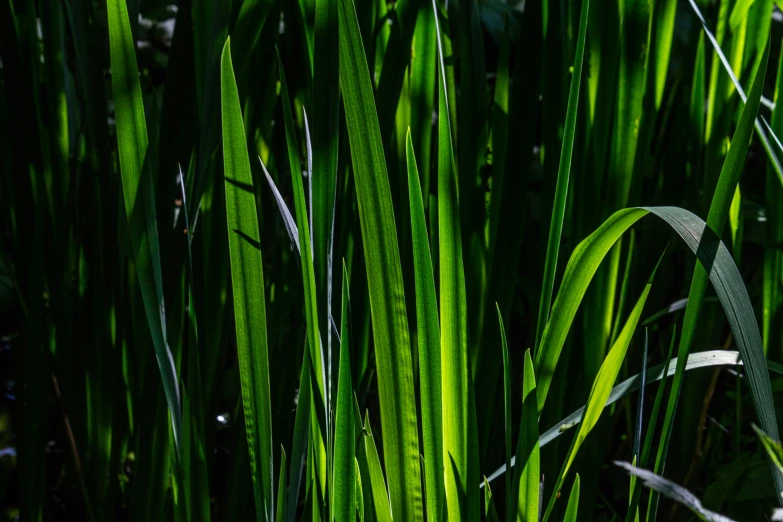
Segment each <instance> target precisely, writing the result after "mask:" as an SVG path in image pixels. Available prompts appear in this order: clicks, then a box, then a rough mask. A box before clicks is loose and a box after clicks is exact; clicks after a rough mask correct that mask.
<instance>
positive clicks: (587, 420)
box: [543, 255, 663, 522]
mask: <svg viewBox="0 0 783 522" xmlns="http://www.w3.org/2000/svg"><path fill="white" fill-rule="evenodd" d="M661 259H663V255H662V256H661V258H660V259H659V260H658V263H656V265H655V268H653V272H652V274H651V275H650V278H649V279H648V280H647V284H646V285H645V287H644V290H643V291H642V295H641V296H639V299H638V300H637V301H636V306H634V308H633V310H631V313H630V315H629V317H628V320H627V321H626V322H625V326H623V329H622V330H621V331H620V334H619V335H618V336H617V341H616V342H615V343H614V346H612V348H611V350H609V353H608V354H607V355H606V359H604V362H603V364H601V368H600V369H599V370H598V375H596V376H595V380H594V381H593V386H592V389H591V390H590V396H589V397H588V399H587V404H586V406H585V411H584V415H583V416H582V420H581V422H580V423H579V429H578V431H577V434H576V436H575V437H574V439H573V441H572V442H571V448H570V449H569V451H568V457H567V458H566V461H565V463H564V464H563V468H562V470H561V471H560V475H559V476H558V478H557V482H556V483H555V489H554V490H553V492H552V496H551V497H550V499H549V504H548V505H547V508H546V512H545V513H544V518H543V521H544V522H546V521H547V520H549V516H550V515H551V514H552V509H554V507H555V500H556V499H557V492H558V491H560V488H561V486H562V485H563V482H564V481H565V477H566V475H567V474H568V471H569V470H570V469H571V466H572V465H573V463H574V459H575V458H576V454H577V453H578V452H579V449H580V448H581V446H582V443H583V442H584V441H585V439H586V438H587V435H588V434H589V433H590V432H591V431H592V429H593V428H594V427H595V425H596V424H597V423H598V419H599V418H600V417H601V413H603V411H604V405H605V404H606V400H607V399H608V398H609V394H610V393H611V391H612V385H613V384H614V382H615V381H616V380H617V376H618V375H619V373H620V369H621V368H622V365H623V361H624V360H625V354H626V353H627V352H628V346H629V345H630V344H631V338H632V337H633V333H634V331H635V330H636V325H637V324H638V323H639V319H640V318H641V316H642V310H643V309H644V304H645V303H646V302H647V296H648V295H649V294H650V288H651V287H652V283H653V279H654V278H655V272H656V271H657V270H658V266H659V265H660V263H661Z"/></svg>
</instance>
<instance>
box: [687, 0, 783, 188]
mask: <svg viewBox="0 0 783 522" xmlns="http://www.w3.org/2000/svg"><path fill="white" fill-rule="evenodd" d="M688 1H689V3H690V5H691V8H692V9H693V11H694V13H695V14H696V18H698V19H699V22H701V26H702V29H704V33H705V34H706V35H707V38H708V39H709V41H710V44H712V48H713V50H714V51H715V56H716V57H717V58H718V59H719V60H720V62H721V64H722V65H723V69H724V70H725V71H726V73H727V74H728V76H729V79H730V80H731V83H732V84H733V86H734V88H735V89H736V90H737V93H738V94H739V95H740V98H741V99H742V101H743V102H744V103H746V104H747V99H748V97H747V96H746V95H745V91H744V90H743V89H742V85H740V83H739V80H738V79H737V76H736V75H735V74H734V70H733V69H732V67H731V65H730V64H729V61H728V59H727V58H726V55H725V54H723V50H722V49H721V47H720V41H719V39H716V38H715V36H714V35H713V34H712V32H711V31H710V30H709V28H708V27H707V22H706V20H705V19H704V16H703V15H702V14H701V11H700V10H699V7H698V6H697V5H696V3H695V2H694V0H688ZM768 46H769V44H768V45H767V47H768ZM762 59H763V60H765V61H766V58H763V55H762ZM765 69H766V65H765ZM763 76H764V75H763V74H762V77H763ZM710 80H711V83H710V87H711V89H710V95H712V94H714V93H713V90H712V83H713V80H712V78H711V79H710ZM754 83H755V79H754ZM751 90H753V87H752V86H751ZM743 110H744V109H743ZM757 112H758V111H754V116H755V115H756V113H757ZM709 119H710V115H709V114H708V121H707V132H709V131H710V121H709ZM754 128H755V130H756V134H757V135H758V137H759V139H761V144H762V146H763V147H764V151H765V152H766V154H767V158H768V159H769V161H770V165H771V166H772V167H773V169H774V170H775V174H776V175H777V178H778V180H779V182H780V183H781V185H783V164H781V158H780V156H779V155H778V154H776V153H775V150H774V149H773V148H772V146H771V145H770V142H769V137H768V136H767V130H770V129H765V125H764V118H763V117H757V118H755V122H754Z"/></svg>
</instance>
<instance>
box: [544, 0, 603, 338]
mask: <svg viewBox="0 0 783 522" xmlns="http://www.w3.org/2000/svg"><path fill="white" fill-rule="evenodd" d="M589 10H590V0H582V12H581V15H580V17H579V37H578V40H577V44H576V55H575V56H574V69H573V70H574V72H573V75H572V76H571V89H570V91H569V93H568V108H567V109H566V121H565V128H564V130H563V147H562V149H561V151H560V165H559V166H558V169H557V186H556V188H555V201H554V206H553V208H552V219H551V221H550V224H549V237H548V239H547V246H546V260H545V261H544V279H543V282H542V286H541V300H540V301H539V304H538V321H537V324H536V343H535V345H534V346H535V349H536V350H538V346H539V344H540V342H541V335H543V333H544V327H545V326H546V323H547V320H548V319H549V306H550V304H551V302H552V291H553V289H554V286H555V272H556V271H557V255H558V252H559V250H560V236H561V234H562V232H563V220H564V218H565V210H566V201H567V199H568V180H569V178H570V177H571V157H572V155H573V152H574V135H575V134H576V116H577V114H578V108H579V90H580V88H581V85H582V65H583V63H584V56H585V38H586V37H587V14H588V12H589Z"/></svg>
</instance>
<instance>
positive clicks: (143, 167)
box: [107, 0, 182, 451]
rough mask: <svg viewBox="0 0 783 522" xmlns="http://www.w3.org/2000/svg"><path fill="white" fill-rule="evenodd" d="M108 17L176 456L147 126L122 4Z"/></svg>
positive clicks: (125, 178) (137, 232)
mask: <svg viewBox="0 0 783 522" xmlns="http://www.w3.org/2000/svg"><path fill="white" fill-rule="evenodd" d="M107 12H108V18H109V50H110V57H111V65H112V78H111V80H112V93H113V96H114V110H115V114H116V120H117V142H118V148H119V159H120V172H121V174H122V193H123V196H124V200H125V213H126V217H127V219H128V228H129V230H130V235H131V244H132V250H133V255H134V258H135V260H136V269H137V271H138V273H139V283H140V286H141V294H142V299H143V301H144V310H145V312H146V315H147V323H148V325H149V329H150V334H151V336H152V340H153V346H154V347H155V357H156V359H157V361H158V369H159V370H160V375H161V380H162V381H163V389H164V392H165V395H166V402H167V404H168V407H169V412H170V414H171V423H172V427H173V431H174V442H175V444H176V445H177V451H179V440H180V435H181V433H182V412H181V405H180V393H179V383H178V380H177V371H176V368H175V367H174V360H173V358H172V356H171V351H170V350H169V346H168V343H167V342H166V316H165V306H164V304H163V281H162V274H161V267H160V245H159V243H158V227H157V221H156V213H155V212H156V210H155V196H154V193H153V186H152V173H151V171H150V169H151V167H150V165H149V161H148V159H147V145H148V141H147V125H146V122H145V119H144V104H143V102H142V98H141V87H140V85H139V72H138V68H137V66H136V51H135V45H134V39H133V36H132V35H131V31H130V23H129V21H128V11H127V9H126V6H125V3H124V2H122V1H121V0H111V1H109V2H108V4H107Z"/></svg>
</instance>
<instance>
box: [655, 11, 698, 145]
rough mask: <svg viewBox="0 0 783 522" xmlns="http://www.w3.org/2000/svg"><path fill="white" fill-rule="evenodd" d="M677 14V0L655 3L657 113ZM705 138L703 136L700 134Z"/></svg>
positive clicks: (667, 67) (664, 82)
mask: <svg viewBox="0 0 783 522" xmlns="http://www.w3.org/2000/svg"><path fill="white" fill-rule="evenodd" d="M676 13H677V0H658V1H657V2H655V9H654V14H653V17H654V22H655V37H654V38H653V46H654V50H653V52H654V57H655V63H654V64H653V71H652V72H653V74H654V75H655V78H654V80H655V111H656V112H658V111H659V110H660V109H661V102H662V101H663V92H664V88H665V87H666V74H667V72H668V70H669V59H670V58H671V54H672V40H673V39H674V17H675V14H676ZM700 136H703V134H700Z"/></svg>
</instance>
